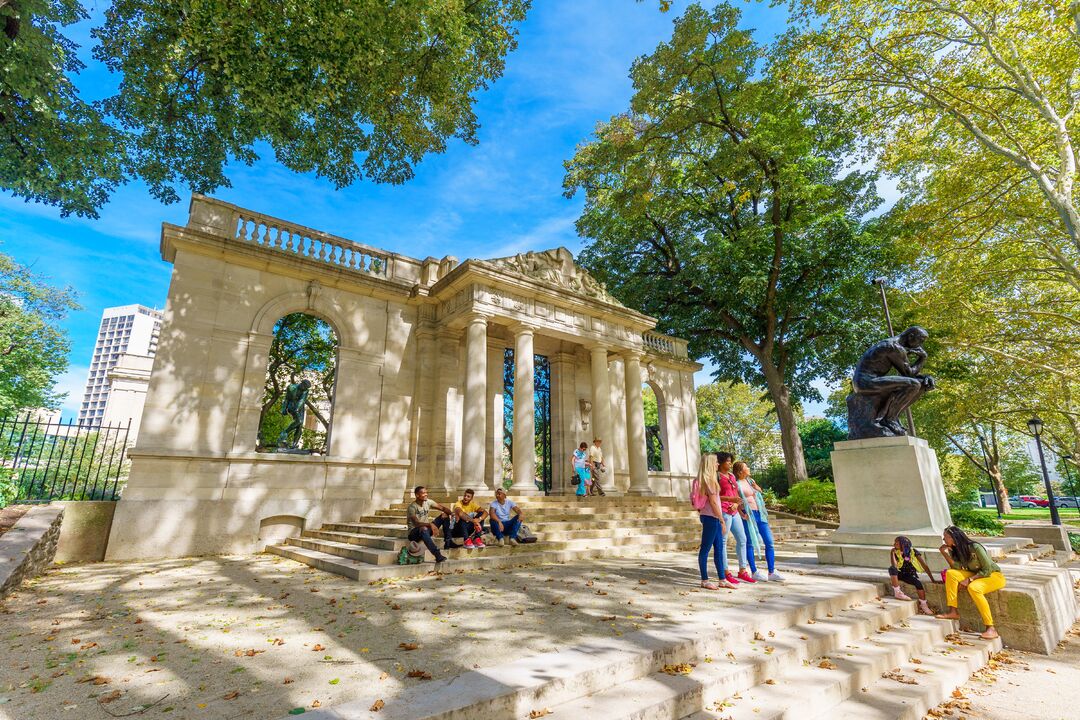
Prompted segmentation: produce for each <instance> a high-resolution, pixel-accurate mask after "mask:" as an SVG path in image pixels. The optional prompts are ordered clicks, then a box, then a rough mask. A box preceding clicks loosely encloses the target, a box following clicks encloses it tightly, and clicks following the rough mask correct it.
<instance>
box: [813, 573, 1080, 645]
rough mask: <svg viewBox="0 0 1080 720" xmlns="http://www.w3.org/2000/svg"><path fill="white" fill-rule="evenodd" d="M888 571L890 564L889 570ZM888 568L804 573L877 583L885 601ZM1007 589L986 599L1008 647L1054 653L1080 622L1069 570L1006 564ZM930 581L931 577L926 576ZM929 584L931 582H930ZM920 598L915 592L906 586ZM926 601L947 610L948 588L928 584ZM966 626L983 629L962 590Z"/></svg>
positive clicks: (962, 626)
mask: <svg viewBox="0 0 1080 720" xmlns="http://www.w3.org/2000/svg"><path fill="white" fill-rule="evenodd" d="M885 567H887V564H886V566H885ZM885 567H882V568H870V567H851V566H839V565H814V564H811V563H807V564H806V565H805V566H804V568H803V571H804V572H806V573H807V574H810V575H823V576H826V577H835V578H841V579H844V580H861V581H863V582H872V583H875V584H876V585H877V586H878V587H879V588H880V592H881V594H882V596H883V597H888V596H891V595H892V591H891V590H890V589H889V575H888V572H887V571H886V569H885ZM1001 570H1002V572H1003V573H1004V575H1005V579H1006V581H1007V585H1006V586H1005V587H1004V588H1002V589H1001V590H998V591H997V592H994V593H990V594H989V595H987V596H986V599H987V601H989V603H990V611H991V612H992V613H993V615H994V622H995V626H996V627H997V629H998V632H999V633H1001V639H1002V641H1003V642H1004V643H1005V645H1006V646H1007V647H1010V648H1014V649H1017V650H1026V651H1028V652H1034V653H1039V654H1041V655H1049V654H1050V653H1052V652H1053V651H1054V649H1055V648H1056V647H1057V644H1058V643H1059V642H1061V640H1062V639H1064V637H1065V635H1066V633H1068V631H1069V629H1070V628H1071V627H1072V625H1073V623H1075V622H1076V620H1077V619H1078V617H1080V613H1078V608H1077V603H1076V596H1075V595H1074V593H1073V578H1072V575H1071V574H1070V572H1069V571H1068V570H1067V569H1065V568H1054V567H1033V566H1030V565H1004V566H1002V568H1001ZM923 577H924V578H925V576H923ZM924 582H925V581H924ZM904 587H905V592H907V594H908V595H911V596H912V597H914V589H913V588H910V587H909V586H904ZM925 589H926V599H927V601H928V602H929V603H930V604H931V606H933V607H935V608H944V606H945V586H944V585H941V584H936V583H935V584H929V583H926V587H925ZM959 603H960V627H961V629H962V630H968V629H970V630H980V631H981V630H982V627H983V625H982V620H981V619H980V617H979V614H978V612H977V611H976V610H975V606H974V605H973V604H972V602H971V599H970V598H969V597H967V596H966V593H964V592H963V591H961V595H960V598H959Z"/></svg>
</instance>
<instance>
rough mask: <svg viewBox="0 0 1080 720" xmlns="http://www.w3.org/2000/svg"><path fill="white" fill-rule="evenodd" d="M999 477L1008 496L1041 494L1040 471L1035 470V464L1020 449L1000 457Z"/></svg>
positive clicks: (1041, 480)
mask: <svg viewBox="0 0 1080 720" xmlns="http://www.w3.org/2000/svg"><path fill="white" fill-rule="evenodd" d="M1001 476H1002V479H1003V480H1004V481H1005V487H1006V488H1008V490H1009V494H1010V495H1035V494H1039V495H1041V494H1042V492H1041V491H1042V489H1043V479H1042V474H1041V471H1040V470H1038V469H1036V467H1035V463H1033V462H1032V461H1031V457H1030V456H1028V454H1027V452H1025V451H1024V450H1023V449H1022V448H1017V449H1015V450H1014V451H1013V452H1010V453H1008V454H1006V455H1004V456H1003V457H1002V459H1001Z"/></svg>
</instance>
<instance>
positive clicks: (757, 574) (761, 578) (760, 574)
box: [754, 570, 769, 582]
mask: <svg viewBox="0 0 1080 720" xmlns="http://www.w3.org/2000/svg"><path fill="white" fill-rule="evenodd" d="M754 579H755V580H757V581H758V582H765V581H766V580H768V579H769V576H768V575H766V574H765V573H764V571H762V570H755V571H754Z"/></svg>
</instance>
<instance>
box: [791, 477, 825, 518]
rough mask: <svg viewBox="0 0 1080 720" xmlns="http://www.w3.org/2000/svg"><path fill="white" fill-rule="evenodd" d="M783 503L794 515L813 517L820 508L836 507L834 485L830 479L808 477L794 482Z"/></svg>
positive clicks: (817, 513) (818, 512)
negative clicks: (799, 481)
mask: <svg viewBox="0 0 1080 720" xmlns="http://www.w3.org/2000/svg"><path fill="white" fill-rule="evenodd" d="M783 504H784V506H785V507H787V509H788V510H790V511H791V512H793V513H795V514H796V515H807V516H810V517H814V516H816V515H819V514H820V512H821V510H835V509H836V485H834V484H833V483H832V481H830V480H820V479H818V478H810V479H809V480H804V481H802V482H801V483H795V485H793V486H792V488H791V492H789V493H788V496H787V497H786V498H784V501H783Z"/></svg>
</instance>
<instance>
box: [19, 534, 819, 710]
mask: <svg viewBox="0 0 1080 720" xmlns="http://www.w3.org/2000/svg"><path fill="white" fill-rule="evenodd" d="M822 582H827V581H823V580H819V579H816V578H800V577H797V576H795V577H792V578H791V582H790V583H788V584H786V585H780V584H776V583H770V584H759V585H757V586H754V587H744V588H741V589H739V590H737V591H721V592H703V591H699V589H698V588H697V572H696V568H695V557H694V555H693V554H692V553H680V554H670V555H656V556H645V557H641V558H637V559H634V560H626V559H621V560H620V559H612V560H590V561H582V562H580V563H574V564H566V565H548V566H541V567H528V568H514V569H510V570H502V571H473V572H467V573H461V574H456V573H450V574H448V575H444V576H428V577H422V578H414V579H407V580H398V581H384V582H379V583H377V584H373V585H368V584H364V583H359V584H358V583H356V582H353V581H349V580H346V579H344V578H340V577H338V576H335V575H330V574H327V573H322V572H318V571H314V570H312V569H310V568H308V567H307V566H304V565H300V564H299V563H295V562H293V561H290V560H285V559H283V558H278V557H274V556H270V555H260V556H256V557H253V558H248V557H224V558H201V559H185V560H170V561H159V562H148V563H142V564H137V563H127V564H119V563H99V564H92V565H82V566H72V567H68V568H56V569H53V570H52V571H50V572H49V573H48V574H47V575H45V576H43V577H41V578H38V579H37V580H36V581H34V582H32V583H30V584H28V585H25V586H23V588H22V589H21V590H20V591H19V592H18V593H17V594H15V595H13V596H10V597H9V598H8V599H7V600H6V602H5V603H4V604H3V605H0V612H2V613H3V614H2V615H0V648H2V653H0V718H5V719H11V720H16V719H17V720H55V719H56V718H65V717H70V718H72V719H74V718H80V720H81V718H84V717H86V718H102V720H105V719H106V718H107V717H108V715H109V714H110V713H111V714H114V715H122V714H124V713H130V712H132V711H134V710H137V709H138V708H140V707H144V706H146V705H149V704H154V703H156V704H154V705H153V707H151V708H149V709H148V710H146V711H145V712H143V713H140V714H139V715H138V717H139V718H154V717H166V718H177V719H180V718H191V719H198V720H202V719H204V718H205V719H211V720H225V719H229V720H232V719H233V718H259V719H260V720H262V719H263V718H277V717H281V716H283V715H284V714H286V713H287V712H288V711H289V710H291V709H294V708H298V707H304V708H311V707H318V706H329V705H331V704H336V703H340V702H344V701H348V700H364V699H369V700H370V701H371V702H374V701H375V700H376V699H383V700H384V701H385V702H387V703H388V704H389V703H390V702H392V700H393V696H394V695H395V693H396V692H398V691H400V690H401V689H402V688H403V687H406V686H408V685H410V684H415V683H421V682H424V680H423V677H420V678H410V677H408V674H409V673H410V672H414V674H420V675H421V676H422V675H423V674H424V673H428V674H430V675H431V676H434V677H446V676H449V675H455V674H458V673H460V672H462V671H464V670H467V669H470V668H473V667H483V666H488V665H493V664H496V663H499V662H501V661H503V660H504V659H506V658H516V657H518V656H520V655H528V654H534V653H541V652H549V651H552V650H555V649H557V648H559V647H560V646H564V645H567V644H571V643H575V642H580V641H582V640H587V639H591V638H600V637H610V636H611V635H613V634H614V635H618V634H621V633H624V632H630V631H632V630H634V629H637V628H640V627H643V626H645V625H647V624H651V623H663V622H665V621H670V620H675V619H681V618H683V617H686V616H692V615H693V614H695V613H696V612H697V611H699V610H712V609H719V608H722V607H724V606H728V605H735V604H738V603H739V602H742V603H745V602H748V601H754V600H757V599H762V598H765V597H767V596H774V595H778V594H784V593H796V592H809V591H811V589H812V588H813V587H814V586H815V584H818V583H822ZM402 643H404V644H405V646H404V647H403V646H402V645H401V644H402ZM411 645H416V646H418V647H417V649H415V650H408V649H405V648H407V647H410V646H411ZM110 698H115V699H111V700H110ZM159 700H160V702H159ZM106 701H107V702H106ZM102 703H104V704H102ZM316 703H318V705H316Z"/></svg>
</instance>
